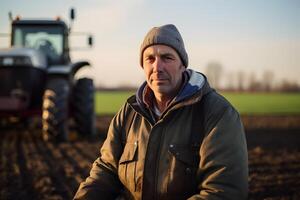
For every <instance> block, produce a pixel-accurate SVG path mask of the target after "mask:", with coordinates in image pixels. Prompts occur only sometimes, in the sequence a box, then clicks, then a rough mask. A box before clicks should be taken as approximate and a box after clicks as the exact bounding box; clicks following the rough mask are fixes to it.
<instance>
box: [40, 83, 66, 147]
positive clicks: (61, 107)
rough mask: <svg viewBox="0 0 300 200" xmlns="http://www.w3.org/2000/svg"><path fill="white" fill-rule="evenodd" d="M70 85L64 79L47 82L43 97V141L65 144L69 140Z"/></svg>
mask: <svg viewBox="0 0 300 200" xmlns="http://www.w3.org/2000/svg"><path fill="white" fill-rule="evenodd" d="M69 91H70V89H69V84H68V81H67V80H65V79H63V78H53V79H50V80H49V81H48V82H47V85H46V89H45V93H44V97H43V117H42V118H43V119H42V124H43V139H44V140H46V141H55V142H63V141H67V139H68V126H67V121H68V97H69Z"/></svg>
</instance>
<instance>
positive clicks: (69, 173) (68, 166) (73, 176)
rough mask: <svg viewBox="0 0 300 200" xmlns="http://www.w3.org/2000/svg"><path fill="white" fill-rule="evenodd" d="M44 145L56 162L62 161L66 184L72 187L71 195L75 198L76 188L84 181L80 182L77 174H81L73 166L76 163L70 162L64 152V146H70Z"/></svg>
mask: <svg viewBox="0 0 300 200" xmlns="http://www.w3.org/2000/svg"><path fill="white" fill-rule="evenodd" d="M44 145H45V146H46V147H47V149H48V152H49V154H52V156H53V158H54V159H55V160H59V161H60V163H59V164H60V165H61V166H62V169H63V170H64V174H63V175H64V178H65V184H67V185H68V186H69V187H70V190H71V191H72V192H71V194H72V196H73V195H74V194H75V188H77V187H78V186H79V183H80V182H81V180H82V179H80V180H78V178H77V174H78V173H79V172H78V171H77V169H76V168H75V167H74V166H73V164H74V163H72V162H70V159H69V158H68V156H67V155H66V153H65V152H64V151H63V146H65V145H69V144H58V145H54V144H52V143H44Z"/></svg>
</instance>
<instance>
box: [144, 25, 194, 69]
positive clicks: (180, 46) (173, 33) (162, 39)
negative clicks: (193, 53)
mask: <svg viewBox="0 0 300 200" xmlns="http://www.w3.org/2000/svg"><path fill="white" fill-rule="evenodd" d="M156 44H162V45H167V46H169V47H172V48H173V49H174V50H175V51H176V52H177V53H178V55H179V57H180V58H181V61H182V63H183V65H184V66H185V67H187V66H188V63H189V59H188V55H187V53H186V51H185V48H184V43H183V40H182V37H181V35H180V33H179V31H178V30H177V28H176V26H174V25H173V24H167V25H163V26H160V27H153V28H152V29H151V30H150V31H149V32H148V33H147V35H146V37H145V38H144V41H143V43H142V45H141V48H140V65H141V66H143V53H144V51H145V49H146V48H147V47H149V46H152V45H156Z"/></svg>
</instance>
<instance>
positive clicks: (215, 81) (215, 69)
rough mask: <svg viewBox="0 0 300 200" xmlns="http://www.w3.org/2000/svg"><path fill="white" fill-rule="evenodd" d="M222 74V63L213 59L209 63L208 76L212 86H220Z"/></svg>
mask: <svg viewBox="0 0 300 200" xmlns="http://www.w3.org/2000/svg"><path fill="white" fill-rule="evenodd" d="M221 74H222V65H221V64H220V63H219V62H216V61H213V62H210V63H208V64H207V67H206V76H207V78H208V81H209V83H210V85H211V86H212V87H214V88H216V89H218V88H219V83H220V79H221Z"/></svg>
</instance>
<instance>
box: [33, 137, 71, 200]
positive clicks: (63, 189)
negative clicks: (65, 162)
mask: <svg viewBox="0 0 300 200" xmlns="http://www.w3.org/2000/svg"><path fill="white" fill-rule="evenodd" d="M32 139H33V143H32V144H33V145H32V146H33V150H35V151H37V153H38V156H39V161H40V165H41V166H43V168H44V169H43V171H40V172H39V173H42V174H41V176H42V177H43V178H44V181H38V183H39V184H40V187H41V189H44V190H46V191H47V190H49V192H51V193H49V194H47V192H46V195H47V197H46V198H43V199H47V198H49V197H55V199H70V198H72V196H73V193H72V190H71V189H70V188H69V187H67V186H66V181H65V179H64V169H63V168H62V167H61V165H60V162H61V161H62V160H56V159H55V158H54V157H53V156H52V154H51V152H50V151H49V150H48V149H46V147H45V145H44V144H43V143H42V142H41V140H40V139H39V138H38V139H37V138H36V137H32ZM48 195H49V196H48Z"/></svg>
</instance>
